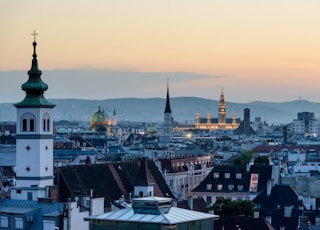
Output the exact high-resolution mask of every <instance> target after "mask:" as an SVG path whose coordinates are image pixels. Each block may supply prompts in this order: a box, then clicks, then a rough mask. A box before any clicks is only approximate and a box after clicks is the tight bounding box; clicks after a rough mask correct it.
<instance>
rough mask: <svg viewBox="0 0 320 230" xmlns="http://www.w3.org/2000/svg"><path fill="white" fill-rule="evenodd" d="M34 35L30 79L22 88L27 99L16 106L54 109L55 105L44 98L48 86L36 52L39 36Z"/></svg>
mask: <svg viewBox="0 0 320 230" xmlns="http://www.w3.org/2000/svg"><path fill="white" fill-rule="evenodd" d="M32 35H33V36H34V41H33V43H32V45H33V55H32V57H33V59H32V63H31V69H30V70H29V71H28V75H29V79H28V80H27V82H25V83H24V84H22V86H21V88H22V90H23V91H25V92H26V97H25V98H24V100H23V101H22V102H20V103H18V104H16V106H27V105H28V106H30V105H32V106H34V105H38V106H49V107H53V106H54V105H53V104H51V103H50V102H49V101H47V100H46V99H45V98H44V96H43V94H44V92H45V91H46V90H47V89H48V85H47V84H46V83H44V82H43V81H42V80H41V74H42V72H41V70H40V69H39V66H38V60H37V52H36V47H37V42H36V39H35V38H36V35H38V34H36V31H34V33H33V34H32Z"/></svg>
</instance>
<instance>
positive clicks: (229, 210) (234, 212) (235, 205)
mask: <svg viewBox="0 0 320 230" xmlns="http://www.w3.org/2000/svg"><path fill="white" fill-rule="evenodd" d="M254 207H255V204H254V203H253V202H252V201H249V200H235V201H232V200H231V199H229V198H224V197H217V200H216V202H215V203H214V205H212V206H211V207H210V208H209V209H210V210H214V213H215V214H217V215H226V216H238V215H244V216H252V215H253V210H254Z"/></svg>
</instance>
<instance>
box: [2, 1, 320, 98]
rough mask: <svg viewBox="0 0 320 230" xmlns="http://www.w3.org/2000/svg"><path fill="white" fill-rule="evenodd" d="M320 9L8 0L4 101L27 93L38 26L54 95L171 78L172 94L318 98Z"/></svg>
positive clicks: (138, 92) (153, 92)
mask: <svg viewBox="0 0 320 230" xmlns="http://www.w3.org/2000/svg"><path fill="white" fill-rule="evenodd" d="M319 12H320V1H319V0H305V1H302V0H268V1H259V0H244V1H239V0H229V1H216V0H200V1H194V0H156V1H155V0H141V1H140V0H136V1H133V0H116V1H109V0H91V1H88V0H85V1H84V0H67V1H66V0H54V1H43V0H28V1H18V0H10V1H1V3H0V19H1V20H0V28H1V36H0V44H1V45H0V48H1V49H0V92H2V93H1V99H0V102H15V101H19V100H21V99H22V98H21V97H22V96H23V92H20V91H21V89H20V85H21V84H22V83H24V82H25V81H26V80H27V71H28V70H29V69H30V65H31V59H32V42H33V37H32V36H31V33H32V32H33V30H34V29H35V30H36V31H37V33H38V34H39V35H38V36H37V38H36V40H37V42H38V47H37V53H38V60H39V66H40V69H41V70H42V72H43V75H42V78H43V80H44V81H45V82H46V83H48V84H49V90H48V91H47V92H46V94H45V95H46V97H47V98H84V99H108V98H124V97H138V98H141V97H142V98H147V97H165V90H166V82H167V80H166V79H167V78H169V79H170V90H171V91H170V93H171V96H172V97H178V96H197V97H203V98H208V99H218V98H219V95H220V91H221V89H222V88H223V89H224V92H225V97H226V100H227V101H232V102H250V101H256V100H260V101H291V100H297V99H299V98H302V99H305V100H309V101H314V102H320V80H319V77H320V13H319ZM11 71H22V72H11ZM70 86H72V87H70ZM15 90H16V91H18V92H17V93H12V92H13V91H15ZM21 95H22V96H21Z"/></svg>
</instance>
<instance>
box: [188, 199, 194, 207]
mask: <svg viewBox="0 0 320 230" xmlns="http://www.w3.org/2000/svg"><path fill="white" fill-rule="evenodd" d="M188 206H189V208H190V209H191V210H193V198H192V196H189V197H188Z"/></svg>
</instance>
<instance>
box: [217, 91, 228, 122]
mask: <svg viewBox="0 0 320 230" xmlns="http://www.w3.org/2000/svg"><path fill="white" fill-rule="evenodd" d="M225 123H226V103H225V101H224V93H223V88H222V90H221V94H220V102H219V111H218V124H225Z"/></svg>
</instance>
